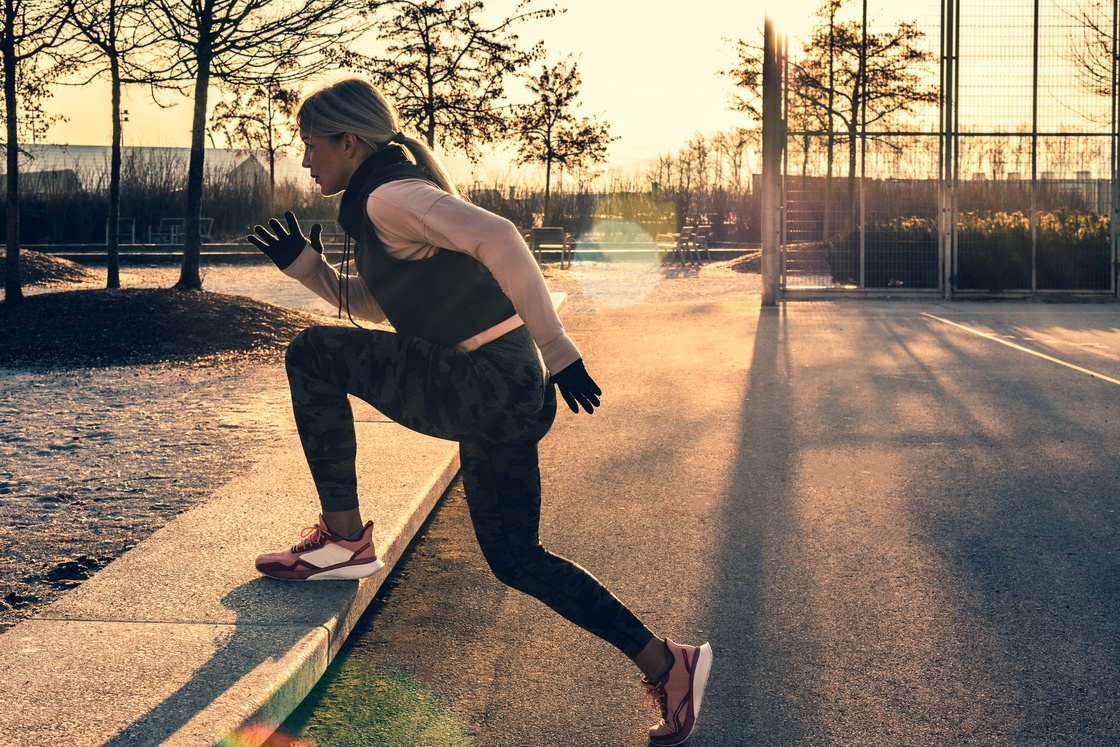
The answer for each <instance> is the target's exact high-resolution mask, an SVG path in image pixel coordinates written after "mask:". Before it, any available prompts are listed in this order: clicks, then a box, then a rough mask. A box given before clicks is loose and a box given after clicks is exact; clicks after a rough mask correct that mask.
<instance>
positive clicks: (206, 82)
mask: <svg viewBox="0 0 1120 747" xmlns="http://www.w3.org/2000/svg"><path fill="white" fill-rule="evenodd" d="M209 87H210V58H209V57H208V56H206V55H205V54H200V55H199V56H198V76H197V77H196V78H195V86H194V123H193V126H192V130H191V157H190V166H189V167H188V169H187V215H186V219H185V220H184V221H183V267H182V269H181V270H180V272H179V282H177V283H175V288H176V289H178V290H201V289H202V276H201V274H200V273H199V264H200V262H201V257H202V237H201V236H200V235H199V232H200V229H201V227H202V182H203V177H204V176H205V171H204V169H205V165H206V94H207V89H208V88H209Z"/></svg>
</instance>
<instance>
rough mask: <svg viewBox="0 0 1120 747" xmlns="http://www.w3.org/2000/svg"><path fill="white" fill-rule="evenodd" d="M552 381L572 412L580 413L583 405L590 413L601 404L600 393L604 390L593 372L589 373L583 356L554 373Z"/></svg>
mask: <svg viewBox="0 0 1120 747" xmlns="http://www.w3.org/2000/svg"><path fill="white" fill-rule="evenodd" d="M552 383H553V384H555V385H556V388H557V389H559V390H560V394H561V395H562V396H563V397H564V401H565V402H567V403H568V407H569V408H571V410H572V412H575V413H578V412H579V408H580V406H581V405H582V406H583V409H584V410H585V411H586V412H587V413H588V414H589V415H590V414H591V413H593V412H595V408H596V407H598V406H599V395H600V394H602V393H603V390H602V389H600V388H599V385H598V384H596V383H595V379H593V378H591V374H589V373H587V369H586V368H585V367H584V365H583V358H580V359H579V360H577V361H576V362H575V363H573V364H571V365H570V366H568V367H567V368H565V369H562V370H561V371H559V372H558V373H555V374H553V375H552Z"/></svg>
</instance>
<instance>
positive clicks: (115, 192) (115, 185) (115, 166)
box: [105, 52, 121, 288]
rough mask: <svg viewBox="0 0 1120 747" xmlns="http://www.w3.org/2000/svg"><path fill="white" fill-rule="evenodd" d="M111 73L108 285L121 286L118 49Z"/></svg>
mask: <svg viewBox="0 0 1120 747" xmlns="http://www.w3.org/2000/svg"><path fill="white" fill-rule="evenodd" d="M109 73H110V76H111V78H112V86H113V93H112V99H113V103H112V106H113V150H112V154H111V155H110V157H109V223H108V225H107V226H106V229H105V230H106V231H107V236H106V241H107V243H108V253H109V259H108V267H107V273H106V275H107V279H106V281H105V287H106V288H120V287H121V276H120V267H121V265H120V226H121V68H120V60H118V59H117V55H116V53H115V52H114V53H111V54H110V55H109Z"/></svg>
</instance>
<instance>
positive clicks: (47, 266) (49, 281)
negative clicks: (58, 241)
mask: <svg viewBox="0 0 1120 747" xmlns="http://www.w3.org/2000/svg"><path fill="white" fill-rule="evenodd" d="M7 256H8V253H7V251H5V252H4V257H3V261H0V284H3V283H4V282H6V278H7V274H6V273H7ZM19 279H20V284H21V285H57V284H60V283H88V282H94V281H96V280H97V279H98V277H97V275H96V274H95V273H93V272H90V271H89V270H88V269H87V268H86V267H85V266H83V265H80V264H78V263H77V262H71V261H70V260H67V259H59V258H58V257H51V256H50V255H47V254H40V253H39V252H33V251H31V250H30V249H21V250H20V252H19Z"/></svg>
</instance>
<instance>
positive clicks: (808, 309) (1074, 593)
mask: <svg viewBox="0 0 1120 747" xmlns="http://www.w3.org/2000/svg"><path fill="white" fill-rule="evenodd" d="M565 323H566V324H567V326H568V328H569V330H570V332H571V334H572V336H573V338H574V339H575V340H576V342H577V344H579V346H580V348H581V350H582V351H583V353H584V356H585V358H586V360H587V363H588V368H589V370H590V371H591V372H592V374H593V375H594V376H595V377H596V378H597V379H598V380H599V381H600V383H601V384H602V386H603V389H604V391H605V393H604V396H603V402H604V404H603V408H602V409H601V410H600V411H598V412H596V413H595V414H594V415H593V416H587V415H581V416H573V415H571V414H570V413H564V414H562V415H561V417H560V418H559V419H558V421H557V424H556V426H555V427H554V429H553V431H552V433H550V435H549V436H548V437H547V438H546V439H545V441H544V442H542V444H541V459H542V465H543V481H544V492H545V501H546V513H545V517H544V522H543V530H542V538H543V541H544V543H545V545H546V546H547V547H549V548H550V549H552V550H554V551H555V552H559V553H561V554H563V555H566V556H568V557H570V558H572V559H574V560H576V561H577V562H579V563H581V564H583V565H584V566H585V567H587V568H589V569H590V570H592V572H594V573H595V574H596V575H597V576H598V577H599V578H600V579H601V580H602V581H603V582H604V583H605V584H606V585H607V586H608V588H610V589H611V590H612V591H614V592H615V594H617V595H618V596H619V597H621V598H622V599H623V600H624V601H625V602H627V603H628V604H630V605H631V607H632V608H633V609H634V610H635V611H636V612H637V613H638V614H639V615H640V616H641V617H643V618H644V619H645V620H646V621H647V623H648V624H649V625H650V627H652V628H653V629H654V630H656V631H658V632H660V633H663V634H667V635H669V636H670V637H673V638H674V639H675V640H678V641H682V642H692V643H696V642H702V641H705V640H710V641H711V643H712V646H713V648H714V650H715V661H714V667H713V673H712V678H711V681H710V683H709V690H708V694H707V696H706V698H705V701H704V709H703V713H702V716H701V722H700V727H699V730H698V732H697V734H696V735H695V736H694V737H693V739H692V740H690V742H689V744H690V745H694V746H695V747H702V746H704V745H720V746H723V745H727V746H731V745H882V746H884V747H885V746H888V745H889V746H892V747H893V746H897V745H1016V746H1018V745H1077V746H1078V747H1089V746H1091V745H1115V744H1117V743H1120V716H1118V715H1117V714H1118V712H1120V708H1118V706H1120V696H1118V693H1120V627H1118V625H1120V621H1118V617H1117V610H1118V608H1120V534H1118V530H1120V517H1118V516H1117V513H1116V509H1117V496H1118V494H1120V460H1118V459H1117V456H1118V455H1117V444H1118V443H1120V439H1118V438H1117V437H1118V436H1120V405H1118V403H1120V310H1118V309H1117V308H1116V307H1115V306H1112V305H1080V306H1051V305H1045V304H941V303H917V302H914V303H910V302H894V303H882V302H840V303H797V304H789V305H787V306H785V307H780V308H777V309H765V310H760V309H759V307H758V305H757V300H753V301H751V302H747V303H743V304H734V303H721V304H703V303H697V304H644V305H637V306H632V307H625V308H614V309H606V310H603V311H601V312H600V313H598V314H595V315H582V316H574V317H570V318H567V319H566V320H565ZM1043 356H1045V357H1043ZM1071 366H1073V367H1071ZM1074 367H1076V368H1074ZM352 641H353V643H352V645H350V646H349V648H348V651H347V654H346V655H345V656H344V657H343V660H342V661H341V662H340V663H339V664H338V665H337V666H335V667H333V668H332V670H331V672H330V673H328V675H327V676H326V677H324V679H323V681H322V683H321V686H320V688H318V689H317V690H316V691H315V693H313V695H312V697H311V698H309V700H308V701H307V703H306V707H305V708H303V709H301V710H300V711H299V712H297V713H296V714H295V715H294V716H293V718H292V719H290V720H289V722H288V723H287V724H285V726H284V729H285V730H287V731H288V732H289V733H295V734H300V735H302V738H303V739H304V740H307V741H314V742H315V743H317V744H319V745H322V746H323V747H326V746H327V745H343V744H347V745H349V744H354V745H358V744H371V745H372V744H393V745H427V744H431V745H452V744H464V745H466V744H469V745H478V746H479V747H497V746H499V745H502V746H505V745H511V746H512V745H519V746H520V745H534V746H535V745H542V746H548V745H556V746H558V747H560V746H562V747H567V746H569V745H571V746H576V745H644V744H646V740H645V738H644V735H645V730H646V728H648V726H649V725H650V724H651V723H652V722H653V721H654V720H656V715H655V712H654V711H653V710H652V709H649V708H642V707H641V695H642V692H641V689H640V688H639V686H638V674H637V670H636V669H634V668H633V667H632V665H630V664H629V662H628V661H627V660H625V658H624V657H622V656H621V655H620V654H618V653H617V652H616V651H615V650H614V649H612V648H611V647H609V646H608V645H606V644H605V643H602V642H601V641H599V640H598V639H596V638H594V637H592V636H591V635H589V634H586V633H584V632H582V631H580V630H578V629H575V628H573V627H572V626H571V625H569V624H568V623H566V622H565V621H564V620H562V619H561V618H559V617H558V616H556V615H554V614H552V613H551V612H550V611H548V610H547V609H546V608H544V607H543V605H541V604H539V603H538V602H536V601H535V600H533V599H530V598H527V597H524V596H522V595H520V594H518V593H517V592H513V591H509V590H506V589H505V588H504V587H502V586H501V585H500V584H499V583H498V582H497V581H495V580H494V579H493V578H492V577H490V575H489V573H488V571H487V569H486V567H485V564H484V561H483V560H482V557H481V555H480V553H479V551H478V549H477V547H476V545H475V544H474V539H473V536H472V534H471V530H470V525H469V521H468V519H467V513H466V507H465V504H464V502H463V499H462V496H461V492H459V491H458V490H453V491H452V492H451V494H450V495H449V496H448V497H447V498H446V499H445V501H444V502H443V504H441V506H440V508H439V509H438V510H437V512H436V514H435V515H434V516H433V518H432V520H431V521H430V523H429V525H428V527H427V529H426V530H425V532H424V534H423V538H422V539H421V540H420V541H419V542H417V543H416V545H415V547H414V549H413V551H412V554H411V556H410V557H409V558H408V559H407V561H406V562H404V563H403V564H402V566H401V567H400V569H399V571H398V572H397V574H396V575H395V577H394V579H393V581H392V583H391V584H389V586H388V587H387V591H386V592H385V593H384V594H383V597H382V599H381V600H380V601H378V602H376V603H375V604H374V605H373V606H371V608H370V611H369V612H368V613H367V615H366V618H365V620H364V621H363V624H362V627H361V629H360V631H359V632H358V633H356V634H355V636H354V637H353V638H352Z"/></svg>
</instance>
